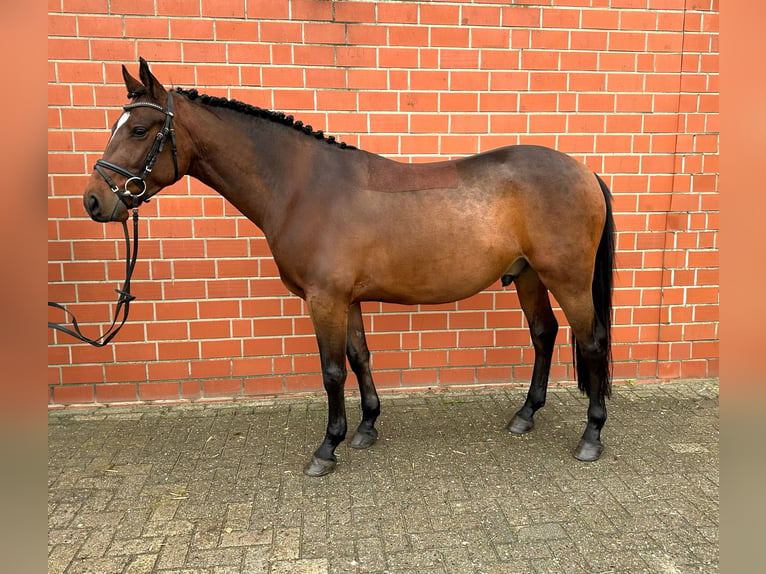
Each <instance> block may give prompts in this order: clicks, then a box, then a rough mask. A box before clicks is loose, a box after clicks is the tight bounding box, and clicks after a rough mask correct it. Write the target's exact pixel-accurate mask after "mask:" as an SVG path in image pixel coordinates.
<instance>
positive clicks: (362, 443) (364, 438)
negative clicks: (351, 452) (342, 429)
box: [348, 429, 378, 448]
mask: <svg viewBox="0 0 766 574" xmlns="http://www.w3.org/2000/svg"><path fill="white" fill-rule="evenodd" d="M376 440H378V431H376V430H375V429H372V430H371V431H369V432H361V431H356V434H355V435H354V438H352V439H351V442H350V443H349V445H348V446H350V447H351V448H370V447H371V446H372V445H374V444H375V441H376Z"/></svg>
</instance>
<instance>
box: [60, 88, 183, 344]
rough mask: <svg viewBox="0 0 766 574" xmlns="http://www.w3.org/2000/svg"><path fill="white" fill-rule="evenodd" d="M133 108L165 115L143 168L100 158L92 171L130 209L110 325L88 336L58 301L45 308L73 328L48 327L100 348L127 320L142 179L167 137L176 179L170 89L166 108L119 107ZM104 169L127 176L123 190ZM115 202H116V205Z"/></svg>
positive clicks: (142, 197) (151, 105)
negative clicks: (130, 227)
mask: <svg viewBox="0 0 766 574" xmlns="http://www.w3.org/2000/svg"><path fill="white" fill-rule="evenodd" d="M135 108H152V109H155V110H157V111H160V112H162V113H163V114H165V123H164V124H163V125H162V128H161V129H160V131H159V132H157V136H156V137H155V138H154V142H153V143H152V147H151V149H150V150H149V153H148V154H147V156H146V160H145V161H144V167H143V169H142V170H141V172H140V173H138V174H136V173H133V172H132V171H130V170H127V169H125V168H124V167H121V166H119V165H117V164H114V163H112V162H109V161H106V160H104V159H99V160H98V161H96V165H95V170H96V171H97V172H98V173H99V174H100V175H101V177H103V178H104V181H106V183H107V185H108V186H109V187H110V188H111V190H112V191H113V192H114V193H116V194H117V195H118V196H119V197H120V199H121V200H122V202H123V203H124V204H125V206H126V207H127V208H129V209H131V210H132V212H133V249H132V252H131V247H130V234H129V233H128V223H127V220H126V221H123V222H122V229H123V231H124V233H125V282H124V283H123V286H122V289H115V291H116V292H117V294H118V295H119V298H118V299H117V307H116V308H115V310H114V318H113V319H112V324H111V325H110V326H109V329H108V330H107V331H106V333H104V334H103V335H101V336H100V337H98V338H96V339H90V338H88V337H86V336H85V335H83V334H82V332H81V331H80V327H79V325H78V324H77V319H76V318H75V316H74V314H73V313H72V312H71V311H69V310H67V309H66V307H64V306H63V305H61V304H59V303H54V302H53V301H48V306H49V307H55V308H56V309H61V310H62V311H64V312H65V313H66V314H67V315H68V316H69V317H71V318H72V327H73V329H70V328H68V327H65V326H64V325H63V324H61V323H53V322H51V321H49V322H48V327H49V328H51V329H56V330H57V331H61V332H63V333H66V334H67V335H71V336H72V337H75V338H76V339H79V340H80V341H83V342H85V343H89V344H90V345H93V346H94V347H103V346H104V345H106V344H108V343H109V341H111V340H112V339H113V338H114V336H115V335H116V334H117V333H118V332H119V330H120V329H121V328H122V326H123V325H124V324H125V321H127V319H128V310H129V308H130V302H131V301H133V300H134V299H135V296H134V295H132V294H131V293H130V280H131V277H132V276H133V270H134V269H135V266H136V259H137V258H138V207H139V206H140V205H141V204H142V203H145V202H148V201H149V198H148V197H145V196H146V178H147V177H149V174H150V173H151V172H152V169H154V164H156V163H157V158H159V156H160V154H161V153H162V150H163V149H165V142H166V141H167V140H168V139H169V140H170V145H171V148H172V150H173V171H174V177H173V180H174V181H175V180H177V179H178V154H177V149H176V136H175V131H174V129H173V93H172V91H169V92H168V107H167V108H163V107H162V106H160V105H159V104H154V103H151V102H135V103H132V104H128V105H126V106H123V109H124V110H125V111H130V110H133V109H135ZM106 170H110V171H113V172H115V173H118V174H120V175H122V176H124V177H126V178H127V179H126V180H125V184H124V185H123V188H124V189H120V188H119V186H117V185H116V184H115V183H114V181H112V178H111V177H109V174H108V173H107V172H106ZM130 185H135V186H137V189H138V191H137V193H133V192H131V191H130V189H129V186H130ZM116 205H119V204H116ZM120 311H122V319H121V320H120V322H119V323H117V320H118V318H119V316H120Z"/></svg>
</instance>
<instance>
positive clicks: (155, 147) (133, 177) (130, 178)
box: [94, 91, 178, 208]
mask: <svg viewBox="0 0 766 574" xmlns="http://www.w3.org/2000/svg"><path fill="white" fill-rule="evenodd" d="M136 108H152V109H153V110H157V111H158V112H162V113H163V114H165V123H164V124H162V129H160V131H159V132H157V136H156V137H155V138H154V143H152V147H151V149H150V150H149V153H148V154H147V156H146V160H145V161H144V167H143V169H142V170H141V173H133V172H132V171H130V170H127V169H125V168H124V167H122V166H119V165H117V164H115V163H112V162H110V161H106V160H104V159H99V160H98V161H96V165H95V166H94V167H95V169H96V171H97V172H98V173H99V174H100V175H101V177H103V178H104V181H106V183H107V185H108V186H109V187H110V188H111V190H112V191H113V192H114V193H116V194H117V195H118V196H119V197H120V199H121V200H122V201H123V202H124V203H125V205H126V206H127V207H129V208H136V207H138V206H139V205H141V203H143V202H148V201H149V199H148V198H144V196H145V194H146V178H147V177H149V174H150V173H152V169H154V164H155V163H157V158H159V156H160V154H161V153H162V150H163V149H165V141H166V140H167V139H170V145H171V147H172V149H173V180H174V181H175V180H177V179H178V153H177V149H176V132H175V130H174V129H173V92H172V91H168V107H167V109H165V108H163V107H162V106H161V105H159V104H155V103H152V102H136V103H133V104H128V105H126V106H123V108H122V109H123V110H125V111H126V112H129V111H130V110H134V109H136ZM106 169H109V170H111V171H113V172H115V173H119V174H120V175H122V176H125V177H126V178H127V179H126V180H125V184H124V188H125V189H124V190H121V189H120V188H119V186H117V185H116V184H115V183H114V182H113V181H112V178H110V177H109V175H108V174H107V173H106ZM133 182H135V183H136V184H137V185H138V186H139V192H138V193H132V192H131V191H130V190H129V189H128V186H129V185H130V184H131V183H133Z"/></svg>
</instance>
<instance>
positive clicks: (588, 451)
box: [574, 439, 604, 462]
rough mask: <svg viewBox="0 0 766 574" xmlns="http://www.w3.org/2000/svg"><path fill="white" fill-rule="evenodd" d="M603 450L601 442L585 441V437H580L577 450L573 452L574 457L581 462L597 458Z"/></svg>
mask: <svg viewBox="0 0 766 574" xmlns="http://www.w3.org/2000/svg"><path fill="white" fill-rule="evenodd" d="M603 451H604V445H602V444H601V442H587V441H586V440H585V439H581V440H580V444H578V445H577V450H575V452H574V457H575V458H576V459H577V460H581V461H583V462H593V461H595V460H598V459H599V457H600V456H601V453H602V452H603Z"/></svg>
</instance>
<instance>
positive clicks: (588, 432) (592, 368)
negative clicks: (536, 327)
mask: <svg viewBox="0 0 766 574" xmlns="http://www.w3.org/2000/svg"><path fill="white" fill-rule="evenodd" d="M556 297H557V299H558V301H559V303H560V304H561V308H562V310H563V311H564V314H565V315H566V316H567V319H569V324H570V325H571V326H572V332H573V334H574V338H575V345H576V356H577V359H576V360H577V379H578V385H579V387H580V390H582V392H583V393H585V394H587V395H588V422H587V423H586V425H585V432H584V433H583V435H582V439H581V440H580V443H579V444H578V445H577V448H576V449H575V452H574V456H575V458H577V459H578V460H582V461H586V462H590V461H594V460H598V458H599V457H600V456H601V452H602V451H603V450H604V447H603V445H602V443H601V429H602V428H603V427H604V423H606V397H608V396H609V394H610V391H611V389H610V382H609V360H610V357H609V337H608V333H607V330H606V327H605V326H604V325H602V323H601V321H600V320H599V319H598V318H597V316H596V313H595V309H594V306H593V299H592V296H591V290H590V289H587V290H586V289H583V290H582V291H581V292H579V293H578V294H576V295H572V296H570V295H564V294H561V295H560V294H558V293H556Z"/></svg>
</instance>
